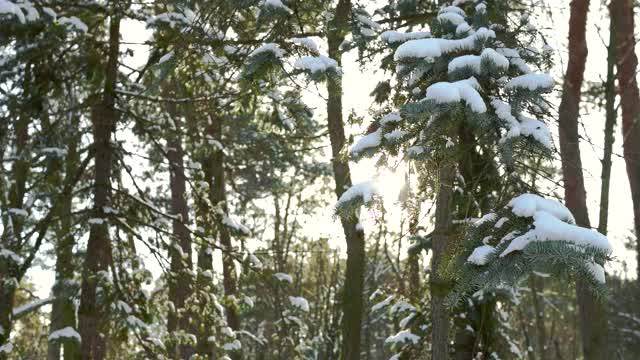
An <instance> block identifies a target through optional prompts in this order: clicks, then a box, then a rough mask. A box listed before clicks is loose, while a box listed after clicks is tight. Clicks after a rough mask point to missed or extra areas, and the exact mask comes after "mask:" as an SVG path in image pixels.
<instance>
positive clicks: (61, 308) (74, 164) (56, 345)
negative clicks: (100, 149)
mask: <svg viewBox="0 0 640 360" xmlns="http://www.w3.org/2000/svg"><path fill="white" fill-rule="evenodd" d="M78 126H79V119H78V118H77V117H75V118H74V119H73V127H74V128H76V129H77V128H78ZM78 139H79V138H78V136H77V134H73V135H72V138H71V141H70V142H69V145H68V147H67V151H68V152H67V156H66V159H65V162H64V164H60V165H59V166H60V167H62V165H64V172H65V174H66V176H67V177H68V178H69V177H71V176H73V174H75V173H76V172H77V168H78V164H79V161H80V157H79V154H78ZM52 173H53V174H58V173H59V171H53V172H52ZM55 184H56V185H55V186H56V187H60V186H62V179H55ZM72 204H73V196H72V195H71V194H69V195H66V196H64V197H63V198H62V200H61V201H60V202H59V204H58V206H59V210H58V214H59V216H60V222H59V224H58V226H57V227H56V229H55V232H56V239H57V242H56V244H55V254H56V265H55V271H56V283H55V284H54V286H53V294H54V297H55V300H54V302H53V304H52V306H51V326H50V332H53V331H55V330H58V329H63V328H65V327H67V326H70V327H72V328H74V329H76V328H77V327H76V311H75V305H74V304H73V295H74V294H75V289H74V287H75V286H74V279H73V273H74V263H73V246H74V245H75V243H76V241H75V238H74V237H73V217H72V210H73V208H72ZM60 345H61V344H60V342H48V343H47V346H48V348H47V359H48V360H58V359H60V348H61V346H60ZM78 345H79V344H78V343H76V342H75V341H73V340H66V341H63V342H62V348H63V349H64V360H72V359H74V358H76V357H77V356H78Z"/></svg>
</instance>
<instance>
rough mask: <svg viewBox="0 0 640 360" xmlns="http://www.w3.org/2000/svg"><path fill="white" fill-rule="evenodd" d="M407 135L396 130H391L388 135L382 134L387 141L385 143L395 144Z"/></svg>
mask: <svg viewBox="0 0 640 360" xmlns="http://www.w3.org/2000/svg"><path fill="white" fill-rule="evenodd" d="M407 134H408V132H407V131H405V130H400V129H397V130H393V131H392V132H390V133H387V134H384V138H385V139H387V141H390V142H396V141H398V140H400V139H402V138H403V137H405V136H406V135H407Z"/></svg>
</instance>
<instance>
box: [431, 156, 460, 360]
mask: <svg viewBox="0 0 640 360" xmlns="http://www.w3.org/2000/svg"><path fill="white" fill-rule="evenodd" d="M454 176H455V167H454V164H451V163H445V164H441V165H440V171H439V185H438V198H437V200H436V213H435V227H434V230H433V233H432V239H433V240H432V241H433V242H432V251H433V255H432V257H431V274H430V289H431V324H432V330H431V358H432V359H433V360H446V359H448V357H449V309H448V307H447V305H446V303H445V300H446V296H447V293H448V291H449V283H448V282H447V280H446V279H445V278H444V277H443V276H442V274H441V272H442V271H441V270H442V269H441V267H442V266H443V264H442V262H443V260H444V257H445V253H446V248H447V243H448V242H449V232H450V230H451V212H452V209H453V206H452V205H453V180H454Z"/></svg>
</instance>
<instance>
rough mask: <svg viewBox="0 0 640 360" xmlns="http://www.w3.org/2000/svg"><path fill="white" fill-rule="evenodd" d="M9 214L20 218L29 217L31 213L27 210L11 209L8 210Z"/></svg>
mask: <svg viewBox="0 0 640 360" xmlns="http://www.w3.org/2000/svg"><path fill="white" fill-rule="evenodd" d="M7 212H8V213H9V214H11V215H13V216H19V217H27V216H29V213H28V212H27V210H25V209H18V208H9V209H7Z"/></svg>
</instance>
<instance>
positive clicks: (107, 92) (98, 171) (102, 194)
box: [78, 15, 120, 360]
mask: <svg viewBox="0 0 640 360" xmlns="http://www.w3.org/2000/svg"><path fill="white" fill-rule="evenodd" d="M119 47H120V17H119V16H118V15H112V16H111V21H110V24H109V45H108V53H107V64H106V68H105V80H104V92H103V94H102V97H101V98H98V99H96V100H97V101H96V103H95V104H94V105H93V108H92V111H91V121H92V127H93V148H94V152H95V169H94V185H93V210H92V217H94V218H99V219H104V221H103V222H102V223H100V224H93V225H91V231H90V233H89V241H88V243H87V254H86V257H85V262H84V267H83V273H82V292H81V296H80V309H79V310H78V317H79V330H80V336H81V337H82V345H81V349H82V351H81V352H82V359H91V360H101V359H103V358H104V357H105V354H106V342H105V340H106V337H105V336H104V335H105V334H104V331H105V328H104V325H105V323H104V322H105V313H106V310H107V307H106V305H107V304H102V303H100V301H99V299H98V297H97V291H96V290H97V286H98V278H99V276H100V275H99V272H102V271H106V270H107V269H108V266H109V262H110V260H111V244H110V239H109V229H108V226H107V221H106V218H107V214H105V211H104V208H105V207H106V206H109V198H110V194H111V172H112V169H111V167H112V161H113V159H112V156H113V154H112V153H113V149H112V148H111V133H112V132H113V131H114V129H115V124H116V122H117V118H118V113H117V111H116V109H115V100H116V96H115V93H116V84H117V79H118V52H119Z"/></svg>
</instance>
